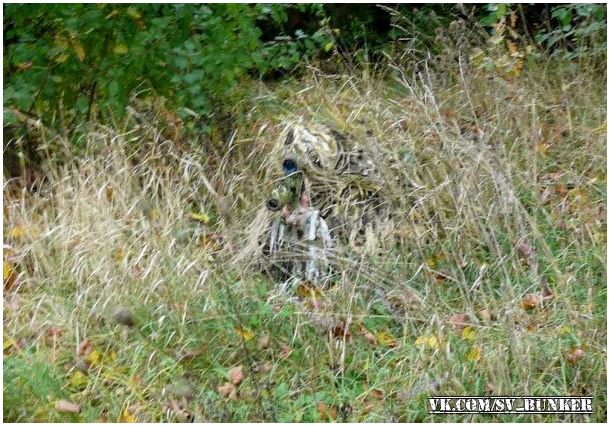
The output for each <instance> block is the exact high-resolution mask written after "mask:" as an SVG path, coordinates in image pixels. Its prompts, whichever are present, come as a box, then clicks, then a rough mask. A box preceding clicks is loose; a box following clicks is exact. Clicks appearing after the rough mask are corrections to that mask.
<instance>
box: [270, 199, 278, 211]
mask: <svg viewBox="0 0 610 426" xmlns="http://www.w3.org/2000/svg"><path fill="white" fill-rule="evenodd" d="M267 208H268V209H269V210H271V211H277V210H279V208H280V202H279V201H278V200H276V199H275V198H270V199H269V200H268V201H267Z"/></svg>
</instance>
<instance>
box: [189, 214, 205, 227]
mask: <svg viewBox="0 0 610 426" xmlns="http://www.w3.org/2000/svg"><path fill="white" fill-rule="evenodd" d="M189 217H190V218H191V219H193V220H196V221H197V222H201V223H203V224H204V225H209V224H210V216H208V215H207V214H205V213H191V214H190V216H189Z"/></svg>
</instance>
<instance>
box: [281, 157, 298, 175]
mask: <svg viewBox="0 0 610 426" xmlns="http://www.w3.org/2000/svg"><path fill="white" fill-rule="evenodd" d="M282 169H284V173H286V174H287V175H289V174H291V173H294V172H296V171H297V170H298V167H297V163H296V161H294V160H293V159H291V158H286V159H285V160H284V162H283V163H282Z"/></svg>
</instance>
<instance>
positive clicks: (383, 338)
mask: <svg viewBox="0 0 610 426" xmlns="http://www.w3.org/2000/svg"><path fill="white" fill-rule="evenodd" d="M375 338H376V339H377V341H378V342H379V344H380V345H382V346H386V347H388V348H395V347H396V346H397V345H398V344H397V343H396V339H394V337H392V335H391V334H390V333H388V332H387V331H379V332H377V333H376V334H375Z"/></svg>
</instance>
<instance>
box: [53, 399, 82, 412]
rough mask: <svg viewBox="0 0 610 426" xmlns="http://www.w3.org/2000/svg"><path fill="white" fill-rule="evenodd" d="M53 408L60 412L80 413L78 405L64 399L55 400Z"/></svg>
mask: <svg viewBox="0 0 610 426" xmlns="http://www.w3.org/2000/svg"><path fill="white" fill-rule="evenodd" d="M55 409H56V410H57V411H59V412H60V413H72V414H78V413H80V405H78V404H75V403H73V402H70V401H66V400H65V399H60V400H59V401H56V402H55Z"/></svg>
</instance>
